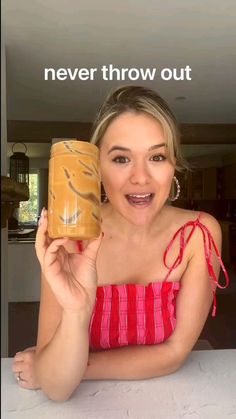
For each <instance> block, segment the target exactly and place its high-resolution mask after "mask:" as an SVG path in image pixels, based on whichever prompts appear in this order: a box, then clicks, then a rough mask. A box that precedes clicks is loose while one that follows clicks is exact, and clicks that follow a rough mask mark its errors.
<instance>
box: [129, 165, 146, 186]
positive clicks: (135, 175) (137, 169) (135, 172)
mask: <svg viewBox="0 0 236 419" xmlns="http://www.w3.org/2000/svg"><path fill="white" fill-rule="evenodd" d="M150 179H151V176H150V173H149V170H148V167H146V164H145V162H136V163H135V164H134V166H133V167H132V172H131V175H130V182H131V183H132V184H134V185H135V184H139V185H146V184H148V183H149V182H150Z"/></svg>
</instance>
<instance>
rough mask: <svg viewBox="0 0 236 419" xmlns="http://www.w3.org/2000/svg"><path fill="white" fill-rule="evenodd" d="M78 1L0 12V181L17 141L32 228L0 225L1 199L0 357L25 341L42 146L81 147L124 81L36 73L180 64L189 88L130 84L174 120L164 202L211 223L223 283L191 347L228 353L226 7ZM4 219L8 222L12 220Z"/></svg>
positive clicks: (234, 300)
mask: <svg viewBox="0 0 236 419" xmlns="http://www.w3.org/2000/svg"><path fill="white" fill-rule="evenodd" d="M89 3H90V2H88V1H87V0H86V1H85V0H82V1H81V2H75V1H71V2H70V7H68V4H67V3H66V2H64V1H62V0H61V1H59V2H58V1H56V0H49V1H47V2H46V1H45V2H44V1H42V2H29V1H27V0H22V2H21V3H19V2H17V1H16V0H11V1H8V2H7V1H5V2H4V4H3V16H4V24H3V27H2V31H3V33H2V44H1V57H2V64H1V65H2V128H1V130H2V131H1V151H2V157H1V161H2V169H1V175H2V176H5V177H6V176H7V175H8V173H9V158H10V156H11V155H12V146H13V144H14V143H20V144H18V145H17V146H16V147H17V148H16V150H17V151H22V148H21V147H24V146H23V145H22V144H23V143H24V144H25V145H26V148H27V151H26V155H27V156H28V157H29V164H30V172H31V174H34V175H35V176H36V178H37V185H38V190H37V208H36V210H35V219H34V222H33V223H32V220H31V223H30V222H28V223H27V222H25V223H24V224H22V223H20V222H19V220H18V223H17V224H14V220H13V219H12V218H11V219H10V220H8V221H6V223H4V217H5V213H4V211H3V209H6V207H7V205H6V203H4V202H3V200H2V205H1V212H2V216H3V217H2V219H3V223H2V229H1V243H2V246H1V247H2V254H1V257H2V262H3V263H2V282H1V290H2V331H1V333H2V348H1V349H2V356H8V355H9V356H12V355H14V354H15V352H16V351H19V350H22V349H24V348H25V347H27V346H31V345H34V344H35V343H36V334H37V319H38V308H39V298H40V269H39V264H38V262H37V259H36V256H35V249H34V238H35V231H36V222H37V217H38V216H39V213H40V211H41V208H42V207H43V206H47V179H48V159H49V152H50V146H51V143H52V140H53V138H78V139H89V135H90V134H89V133H90V129H91V121H92V120H93V118H94V116H95V113H96V112H97V110H98V108H99V105H100V104H101V102H102V100H103V98H104V96H105V95H106V94H107V92H108V91H109V90H110V88H112V87H115V86H117V84H129V83H130V82H129V81H127V80H125V81H124V82H122V83H117V81H115V80H113V81H107V82H105V81H103V80H101V79H99V78H98V79H97V80H94V81H93V82H90V81H87V82H85V81H84V82H82V81H80V80H76V81H68V80H66V81H48V82H45V81H44V80H43V69H44V68H45V67H52V68H67V67H69V68H72V69H73V68H76V67H86V68H89V67H90V68H91V67H99V66H101V65H104V64H109V63H111V62H112V63H113V64H114V65H116V66H117V67H119V68H122V67H139V68H140V67H143V68H147V67H149V68H154V67H158V68H161V67H162V68H163V67H178V68H180V67H184V66H186V64H188V65H190V67H191V68H192V70H193V71H192V81H186V80H185V81H174V80H170V81H168V82H164V81H163V80H160V79H156V80H155V81H153V82H151V81H150V82H140V81H139V80H138V81H137V82H135V83H134V82H132V83H133V84H143V85H146V86H150V87H151V88H154V89H156V90H158V91H159V92H160V94H161V95H162V96H163V97H164V98H165V99H166V100H167V101H168V103H169V104H170V106H171V108H172V109H173V111H174V113H175V114H176V116H177V119H178V120H179V122H180V127H181V133H182V144H183V145H182V147H183V153H184V155H185V157H186V159H187V160H188V161H189V163H190V166H191V168H192V170H191V171H190V172H188V173H187V174H183V175H178V177H179V179H180V183H181V196H180V199H179V200H178V201H177V202H176V205H178V206H181V207H183V208H189V209H195V210H199V211H200V210H202V211H207V212H209V213H211V214H212V215H214V216H215V217H216V218H217V219H218V220H219V222H220V224H221V227H222V233H223V260H224V263H225V265H226V267H227V269H228V271H229V273H230V278H231V284H230V287H229V288H228V289H226V290H219V291H218V296H217V301H218V308H217V316H216V318H212V317H211V315H209V318H208V320H207V323H206V325H205V327H204V330H203V332H202V334H201V340H203V341H204V342H205V346H204V345H203V347H204V348H207V347H213V348H216V349H217V348H236V329H235V322H236V309H235V307H236V116H235V109H236V106H235V105H236V103H235V90H236V83H235V75H234V69H235V67H236V62H235V61H236V59H235V54H232V51H234V46H235V34H236V29H235V21H234V19H233V15H234V14H233V13H232V11H233V10H235V3H234V2H233V1H230V0H226V1H225V2H224V5H223V4H218V5H215V6H214V11H213V10H212V6H211V1H210V0H207V1H204V4H203V2H201V1H200V2H198V4H195V3H192V4H191V6H190V3H191V2H189V0H188V1H187V0H186V1H184V0H181V1H179V2H178V6H177V4H171V8H168V4H163V2H158V1H156V2H155V4H154V3H153V4H152V2H151V3H150V8H149V7H147V5H146V3H145V2H144V1H140V2H133V1H130V2H125V3H123V2H120V3H119V7H118V6H115V5H114V4H113V5H112V4H111V2H109V1H108V0H103V1H101V2H100V3H99V8H98V10H96V11H95V10H94V9H95V6H94V4H93V5H92V6H93V7H89ZM93 3H94V2H93ZM176 3H177V2H176ZM201 3H202V4H201ZM43 6H45V7H43ZM90 6H91V5H90ZM203 6H204V7H203ZM114 13H115V14H114ZM114 16H115V18H114ZM147 23H148V25H147ZM209 23H210V24H209ZM199 28H201V30H200V31H199ZM226 28H227V31H226V30H225V29H226ZM183 29H184V30H183ZM216 35H217V37H216ZM14 150H15V149H14ZM23 150H24V149H23ZM29 192H30V194H31V195H32V191H31V190H30V191H29ZM26 202H27V201H26ZM8 204H9V203H8ZM14 214H15V215H16V216H17V217H19V211H18V213H17V211H16V212H15V213H13V214H12V215H14ZM221 280H222V282H224V278H223V276H222V274H221Z"/></svg>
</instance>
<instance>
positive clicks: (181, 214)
mask: <svg viewBox="0 0 236 419" xmlns="http://www.w3.org/2000/svg"><path fill="white" fill-rule="evenodd" d="M168 212H169V213H168V219H169V221H170V224H169V225H170V226H171V225H173V226H174V229H175V231H176V230H177V229H178V228H181V227H183V226H184V225H185V224H186V223H190V224H189V225H190V227H189V228H191V223H194V222H195V221H199V224H198V226H202V227H203V230H202V229H201V228H198V229H196V233H195V234H194V235H193V238H194V239H193V242H195V243H199V241H200V240H201V242H202V238H203V231H205V233H208V232H209V233H210V235H211V236H212V238H213V239H214V241H215V242H216V244H218V245H220V244H221V227H220V224H219V222H218V221H217V220H216V218H215V217H213V216H212V215H211V214H208V213H207V212H199V211H191V210H187V209H183V208H177V207H171V208H170V209H169V210H168Z"/></svg>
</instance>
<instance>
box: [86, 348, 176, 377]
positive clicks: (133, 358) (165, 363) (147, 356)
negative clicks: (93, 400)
mask: <svg viewBox="0 0 236 419" xmlns="http://www.w3.org/2000/svg"><path fill="white" fill-rule="evenodd" d="M182 362H183V359H181V358H180V357H179V356H178V355H177V354H176V352H175V351H174V350H173V348H172V347H171V345H169V344H168V343H162V344H159V345H153V346H130V347H123V348H118V349H112V350H106V351H101V352H92V353H90V355H89V366H88V367H87V369H86V372H85V375H84V377H83V379H84V380H100V379H117V380H137V379H145V378H152V377H158V376H162V375H167V374H171V373H172V372H174V371H176V370H177V369H178V368H179V367H180V366H181V364H182Z"/></svg>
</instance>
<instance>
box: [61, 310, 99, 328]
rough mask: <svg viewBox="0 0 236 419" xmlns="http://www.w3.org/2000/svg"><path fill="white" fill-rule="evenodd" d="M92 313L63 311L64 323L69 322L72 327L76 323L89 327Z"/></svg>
mask: <svg viewBox="0 0 236 419" xmlns="http://www.w3.org/2000/svg"><path fill="white" fill-rule="evenodd" d="M91 315H92V312H91V311H90V310H88V311H87V310H86V311H74V310H68V309H66V310H65V309H63V310H62V321H65V322H68V323H69V324H70V325H71V324H73V323H74V322H76V323H77V324H79V325H81V326H83V325H84V326H86V327H88V326H89V323H90V319H91Z"/></svg>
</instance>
